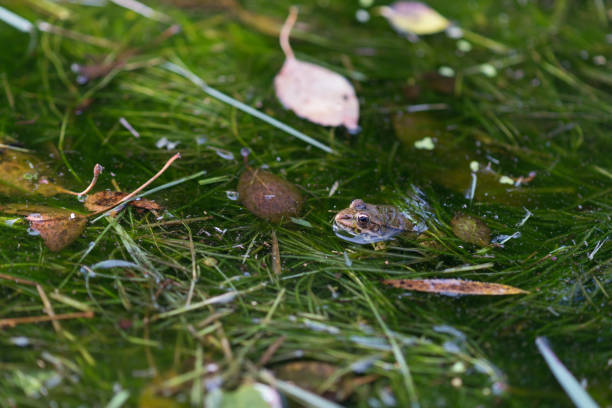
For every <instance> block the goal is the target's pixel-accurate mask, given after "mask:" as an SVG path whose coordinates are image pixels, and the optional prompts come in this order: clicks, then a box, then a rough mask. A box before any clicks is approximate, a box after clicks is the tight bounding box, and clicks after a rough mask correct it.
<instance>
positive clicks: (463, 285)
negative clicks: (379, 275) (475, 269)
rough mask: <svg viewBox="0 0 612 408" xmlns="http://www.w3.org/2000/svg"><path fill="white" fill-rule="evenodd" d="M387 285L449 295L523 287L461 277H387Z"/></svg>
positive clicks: (513, 292) (514, 291) (516, 292)
mask: <svg viewBox="0 0 612 408" xmlns="http://www.w3.org/2000/svg"><path fill="white" fill-rule="evenodd" d="M382 282H383V283H384V284H385V285H389V286H393V287H396V288H399V289H406V290H414V291H417V292H430V293H440V294H448V295H494V296H498V295H519V294H522V293H529V292H527V291H525V290H523V289H519V288H515V287H514V286H510V285H502V284H500V283H489V282H476V281H468V280H461V279H386V280H383V281H382Z"/></svg>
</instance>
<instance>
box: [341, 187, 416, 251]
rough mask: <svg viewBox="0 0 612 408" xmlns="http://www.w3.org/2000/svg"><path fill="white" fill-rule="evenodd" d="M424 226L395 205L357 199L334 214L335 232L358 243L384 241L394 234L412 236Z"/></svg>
mask: <svg viewBox="0 0 612 408" xmlns="http://www.w3.org/2000/svg"><path fill="white" fill-rule="evenodd" d="M426 229H427V228H426V226H425V225H424V223H422V222H419V221H418V220H416V218H415V217H414V216H412V215H411V214H409V213H408V212H407V211H403V210H402V209H400V208H399V207H396V206H393V205H385V204H369V203H366V202H365V201H363V200H362V199H360V198H358V199H355V200H353V201H352V202H351V204H350V206H349V207H348V208H345V209H343V210H340V211H339V212H338V213H337V214H336V216H335V217H334V232H336V235H337V236H338V237H340V238H342V239H344V240H347V241H350V242H354V243H358V244H366V243H374V242H380V241H385V240H389V239H392V238H393V237H394V236H396V235H408V236H412V237H416V236H418V235H419V234H421V233H422V232H424V231H425V230H426ZM341 232H344V233H347V234H349V235H350V236H346V235H342V234H340V233H341Z"/></svg>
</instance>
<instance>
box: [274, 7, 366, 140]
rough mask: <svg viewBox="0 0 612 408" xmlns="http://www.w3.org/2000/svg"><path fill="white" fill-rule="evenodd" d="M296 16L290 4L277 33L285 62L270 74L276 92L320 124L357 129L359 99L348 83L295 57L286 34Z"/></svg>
mask: <svg viewBox="0 0 612 408" xmlns="http://www.w3.org/2000/svg"><path fill="white" fill-rule="evenodd" d="M296 19H297V8H295V7H292V8H291V11H290V13H289V17H287V21H286V22H285V24H284V26H283V28H282V30H281V34H280V43H281V48H282V49H283V52H284V53H285V63H284V64H283V67H282V68H281V70H280V72H279V73H278V74H277V75H276V77H275V78H274V88H275V90H276V96H277V97H278V99H279V100H280V101H281V103H282V104H283V105H284V106H285V108H287V109H291V110H292V111H293V112H295V114H296V115H298V116H300V117H302V118H304V119H308V120H310V121H311V122H314V123H317V124H319V125H324V126H340V125H344V126H345V127H346V128H347V129H348V130H349V132H357V131H358V130H359V126H358V125H357V122H358V121H359V102H358V101H357V96H356V95H355V90H354V89H353V86H352V85H351V83H350V82H349V81H347V80H346V78H344V77H343V76H342V75H339V74H337V73H335V72H333V71H330V70H328V69H327V68H323V67H320V66H318V65H315V64H311V63H308V62H303V61H300V60H298V59H297V58H295V55H294V54H293V51H292V50H291V46H290V45H289V34H290V32H291V28H292V27H293V25H294V24H295V21H296Z"/></svg>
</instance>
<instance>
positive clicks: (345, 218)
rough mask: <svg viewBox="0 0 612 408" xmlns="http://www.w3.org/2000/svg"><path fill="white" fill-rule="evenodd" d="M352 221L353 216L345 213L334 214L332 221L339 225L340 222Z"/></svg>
mask: <svg viewBox="0 0 612 408" xmlns="http://www.w3.org/2000/svg"><path fill="white" fill-rule="evenodd" d="M352 219H353V216H352V215H351V214H346V213H344V214H343V213H339V214H336V216H335V217H334V221H336V224H337V223H341V222H342V221H344V222H346V221H351V220H352Z"/></svg>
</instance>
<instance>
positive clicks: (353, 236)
mask: <svg viewBox="0 0 612 408" xmlns="http://www.w3.org/2000/svg"><path fill="white" fill-rule="evenodd" d="M332 230H333V231H334V233H335V234H336V236H337V237H338V238H340V239H343V240H345V241H348V242H352V243H354V244H359V245H364V244H372V243H375V242H380V241H389V240H391V239H394V238H393V236H394V235H396V233H395V232H391V233H387V234H384V235H382V234H369V233H367V232H362V233H358V232H354V231H348V230H346V229H344V228H341V227H340V226H338V224H336V223H335V222H334V224H333V226H332ZM345 233H346V234H349V235H345Z"/></svg>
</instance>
